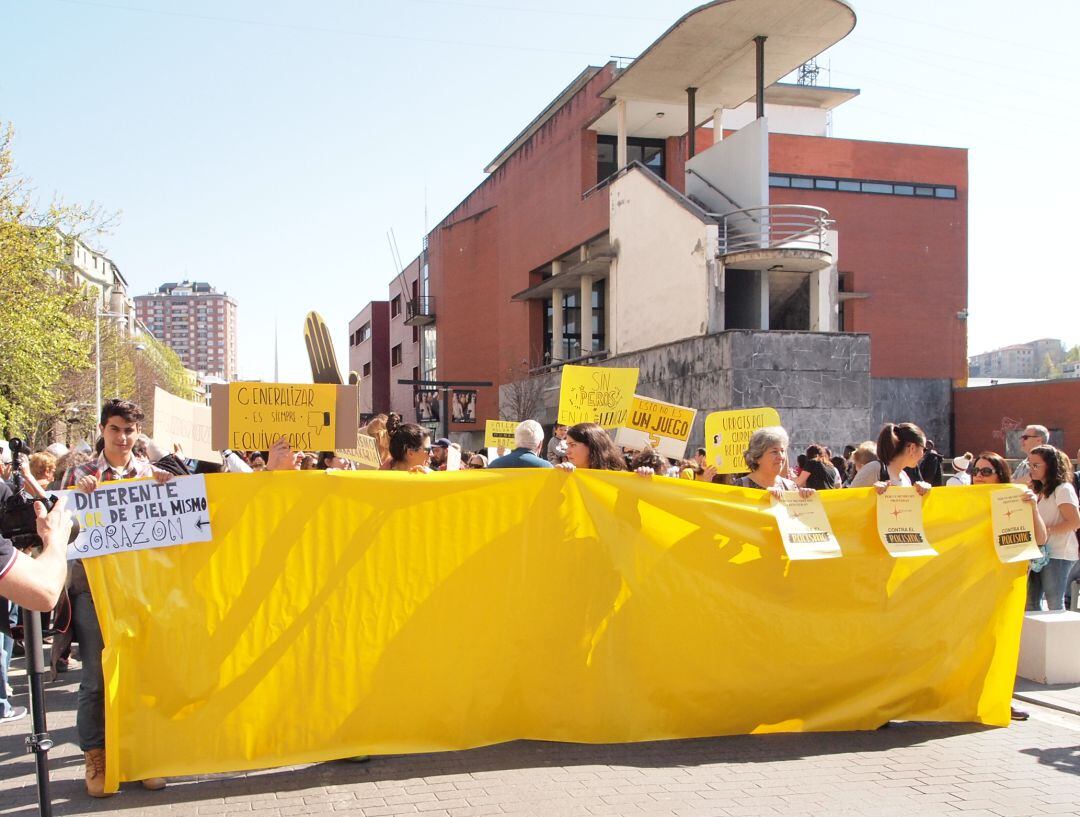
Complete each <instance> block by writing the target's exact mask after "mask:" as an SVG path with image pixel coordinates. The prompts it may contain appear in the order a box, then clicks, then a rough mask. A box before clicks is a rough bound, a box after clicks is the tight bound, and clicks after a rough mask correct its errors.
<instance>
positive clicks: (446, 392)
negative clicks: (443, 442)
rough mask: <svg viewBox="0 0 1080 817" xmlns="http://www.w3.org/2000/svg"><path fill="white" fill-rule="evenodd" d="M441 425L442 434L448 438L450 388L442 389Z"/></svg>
mask: <svg viewBox="0 0 1080 817" xmlns="http://www.w3.org/2000/svg"><path fill="white" fill-rule="evenodd" d="M442 426H443V436H444V437H446V439H448V440H449V439H450V389H449V388H444V389H443V390H442Z"/></svg>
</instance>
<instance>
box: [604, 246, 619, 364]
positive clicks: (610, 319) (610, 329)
mask: <svg viewBox="0 0 1080 817" xmlns="http://www.w3.org/2000/svg"><path fill="white" fill-rule="evenodd" d="M618 266H619V259H618V258H612V259H611V261H610V262H608V276H607V294H606V297H605V298H604V337H605V338H606V339H607V343H606V344H605V345H606V346H607V349H608V351H609V352H611V354H613V355H614V354H617V351H618V348H619V343H618V339H617V337H616V333H617V332H618V331H619V324H618V321H617V320H616V312H615V308H616V305H617V304H618V302H619V293H618Z"/></svg>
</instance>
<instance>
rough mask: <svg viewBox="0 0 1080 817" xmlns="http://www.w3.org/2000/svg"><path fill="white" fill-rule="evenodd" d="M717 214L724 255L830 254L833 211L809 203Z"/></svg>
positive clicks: (721, 252)
mask: <svg viewBox="0 0 1080 817" xmlns="http://www.w3.org/2000/svg"><path fill="white" fill-rule="evenodd" d="M711 215H713V216H714V217H715V218H716V220H717V221H718V222H720V254H721V255H729V254H731V253H736V252H750V251H754V250H778V249H783V250H815V251H818V252H828V251H829V248H828V246H826V242H825V233H826V232H827V231H828V229H829V228H830V227H832V226H833V224H834V223H835V222H834V221H833V220H832V219H830V218H829V211H828V210H825V209H824V208H822V207H814V206H812V205H809V204H772V205H767V206H762V207H747V208H744V209H742V210H733V211H732V212H730V213H722V214H721V213H716V214H711Z"/></svg>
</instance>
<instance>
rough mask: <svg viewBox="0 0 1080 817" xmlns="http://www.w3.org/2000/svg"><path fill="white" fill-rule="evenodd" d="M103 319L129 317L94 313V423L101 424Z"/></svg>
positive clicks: (101, 310)
mask: <svg viewBox="0 0 1080 817" xmlns="http://www.w3.org/2000/svg"><path fill="white" fill-rule="evenodd" d="M102 318H124V319H125V320H126V319H127V315H125V314H124V313H123V312H106V311H105V310H104V309H101V308H100V307H98V309H97V310H96V311H95V312H94V364H95V365H94V369H95V379H94V384H95V386H96V390H95V396H96V405H97V414H95V415H94V418H95V419H94V422H95V423H98V422H101V319H102Z"/></svg>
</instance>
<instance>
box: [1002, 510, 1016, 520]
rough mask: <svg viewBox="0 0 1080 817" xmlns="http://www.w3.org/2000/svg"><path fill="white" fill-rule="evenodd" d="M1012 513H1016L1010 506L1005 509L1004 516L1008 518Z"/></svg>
mask: <svg viewBox="0 0 1080 817" xmlns="http://www.w3.org/2000/svg"><path fill="white" fill-rule="evenodd" d="M1014 513H1016V511H1015V510H1014V509H1012V508H1009V510H1007V511H1005V518H1006V519H1008V518H1010V517H1012V515H1013V514H1014Z"/></svg>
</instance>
